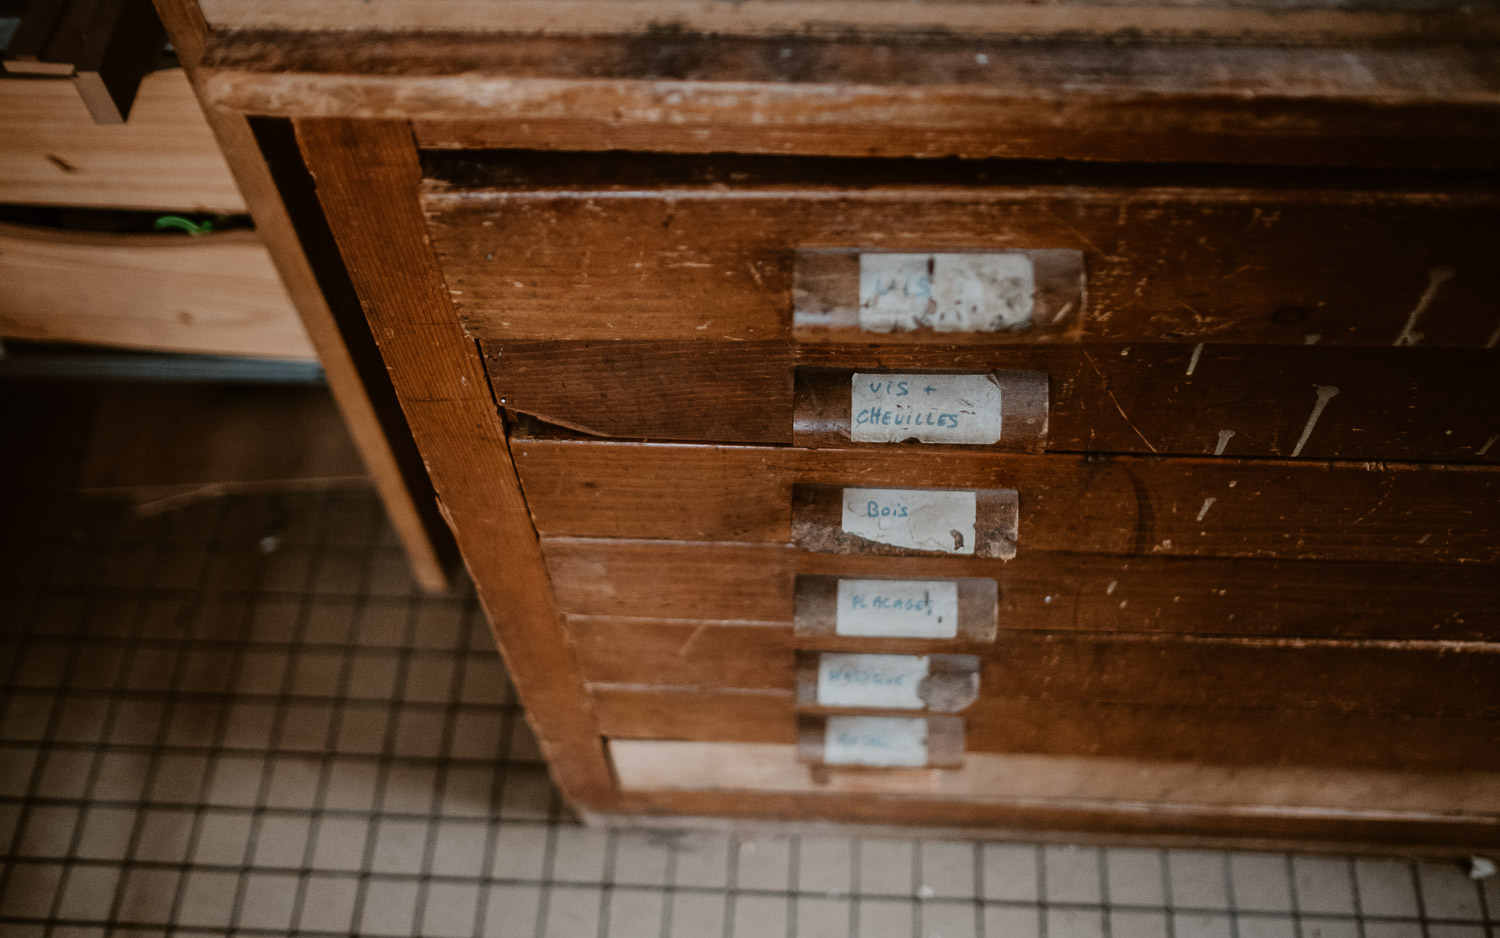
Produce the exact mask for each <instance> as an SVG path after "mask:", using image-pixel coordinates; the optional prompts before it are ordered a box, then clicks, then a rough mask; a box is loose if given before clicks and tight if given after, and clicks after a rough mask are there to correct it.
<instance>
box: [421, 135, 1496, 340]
mask: <svg viewBox="0 0 1500 938" xmlns="http://www.w3.org/2000/svg"><path fill="white" fill-rule="evenodd" d="M602 163H603V161H600V160H599V159H598V158H597V157H594V156H592V155H582V156H578V155H574V156H565V155H560V154H559V155H549V154H517V155H510V156H503V157H502V156H489V157H485V158H483V159H477V158H469V157H463V156H458V155H453V156H448V157H441V158H440V157H433V158H432V159H430V160H429V163H428V166H427V172H428V174H429V182H428V184H427V187H426V191H425V193H424V195H423V207H424V209H425V210H426V212H427V214H428V219H429V224H430V226H431V228H432V232H433V239H434V242H435V244H436V246H437V250H438V254H439V257H440V258H441V262H442V264H443V268H444V270H445V272H446V273H447V275H448V278H449V287H450V289H451V290H452V291H453V293H454V303H455V305H456V306H457V308H458V310H459V312H460V314H461V315H462V316H463V318H464V321H465V323H466V325H467V327H468V328H469V329H470V330H471V332H472V333H473V334H474V335H475V336H476V337H478V338H481V339H484V340H488V341H502V340H505V341H516V340H524V339H545V340H552V341H555V340H560V339H618V338H630V339H645V338H652V339H691V340H696V341H705V340H706V341H715V340H731V341H770V340H774V339H780V338H785V337H787V336H788V334H789V332H788V330H789V329H790V327H791V316H790V313H791V310H792V292H791V291H792V287H793V269H794V261H795V256H796V253H797V252H798V251H801V250H811V249H827V250H834V249H840V250H861V251H880V252H922V253H930V252H937V251H1006V250H1011V249H1039V248H1050V249H1071V250H1078V251H1082V252H1083V255H1084V266H1085V270H1086V276H1085V287H1086V293H1087V300H1086V308H1085V310H1084V313H1083V319H1082V321H1081V323H1080V324H1079V326H1078V328H1077V330H1076V331H1074V332H1071V333H1069V336H1070V337H1073V338H1078V339H1083V340H1089V341H1096V342H1109V341H1114V342H1122V343H1132V342H1145V341H1151V340H1157V341H1160V340H1163V339H1165V340H1168V341H1177V342H1186V343H1196V342H1205V343H1212V344H1243V343H1255V344H1274V345H1305V344H1307V343H1309V342H1316V343H1318V344H1320V345H1365V346H1386V347H1391V346H1396V347H1407V346H1411V345H1420V346H1422V347H1441V346H1467V347H1485V346H1491V347H1492V346H1493V345H1494V343H1495V342H1496V341H1497V339H1496V336H1497V332H1496V329H1497V327H1500V319H1497V318H1496V315H1495V313H1494V310H1493V306H1492V304H1491V302H1490V301H1491V298H1492V297H1493V296H1494V295H1495V293H1496V292H1497V291H1500V263H1497V258H1500V254H1497V252H1500V248H1497V247H1496V246H1495V244H1494V243H1493V240H1492V239H1488V238H1486V237H1485V233H1486V232H1488V231H1490V230H1492V229H1493V228H1494V227H1495V225H1496V223H1497V219H1500V191H1497V190H1496V189H1495V188H1494V187H1493V183H1492V181H1490V182H1485V181H1484V180H1483V179H1481V178H1478V177H1473V178H1470V177H1460V180H1458V181H1454V180H1452V179H1449V181H1446V182H1439V181H1438V180H1435V179H1431V178H1428V179H1425V180H1424V179H1415V180H1414V178H1413V177H1404V178H1400V179H1398V178H1396V177H1393V176H1390V175H1387V174H1383V173H1377V174H1358V173H1331V174H1325V173H1310V174H1309V173H1293V174H1290V175H1288V174H1279V173H1267V172H1262V171H1254V172H1252V171H1250V170H1239V171H1236V172H1232V173H1231V172H1217V171H1211V170H1203V169H1200V170H1195V171H1182V172H1174V171H1171V170H1170V169H1163V168H1150V167H1147V168H1140V167H1110V166H1095V167H1068V168H1059V167H1055V166H1040V165H1035V164H1022V165H1020V166H1014V165H1006V164H994V163H975V164H954V163H950V162H945V161H920V160H913V161H890V160H862V161H840V160H821V159H809V158H799V159H789V158H753V159H752V158H743V159H730V158H676V157H629V158H626V157H621V158H618V159H612V160H610V161H609V162H608V165H607V166H606V165H601V164H602ZM1445 178H1448V177H1445ZM911 335H913V334H910V333H907V334H882V335H879V336H877V338H878V339H879V340H881V341H883V342H886V343H891V342H897V341H903V340H904V339H905V337H906V336H911ZM915 335H916V337H917V338H920V336H921V334H920V333H918V334H915ZM1006 335H1010V334H1006ZM1314 337H1315V338H1314ZM796 338H797V339H798V340H799V341H801V342H804V343H806V342H810V341H817V340H833V341H840V340H842V341H847V340H848V335H847V333H846V332H844V331H838V330H818V329H800V330H797V333H796ZM1046 338H1051V339H1052V340H1054V341H1056V339H1057V337H1055V336H1050V334H1049V335H1041V334H1038V335H1037V336H1036V339H1038V340H1042V339H1046ZM1012 339H1013V341H1019V342H1028V341H1031V339H1030V338H1028V333H1026V332H1020V333H1016V334H1014V335H1013V336H1012ZM969 341H972V337H969Z"/></svg>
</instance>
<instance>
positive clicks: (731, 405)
mask: <svg viewBox="0 0 1500 938" xmlns="http://www.w3.org/2000/svg"><path fill="white" fill-rule="evenodd" d="M481 347H482V348H483V349H484V351H485V368H486V371H487V373H488V374H489V376H490V381H491V383H492V384H493V385H494V387H495V397H496V399H497V400H498V401H499V402H500V404H501V405H502V406H504V407H506V408H509V409H512V410H516V411H519V412H521V413H525V414H528V415H531V416H534V417H538V418H540V419H542V420H545V421H547V422H549V423H555V424H558V425H559V426H565V427H571V428H574V429H578V430H581V431H584V432H587V433H598V434H603V435H605V436H621V437H635V436H639V437H651V438H653V439H662V440H748V441H755V442H766V443H790V442H791V440H792V423H793V419H792V368H791V356H792V352H791V349H790V348H789V347H788V346H787V345H786V344H785V343H755V342H732V343H729V342H725V343H713V344H712V345H711V346H706V345H705V343H703V342H694V341H667V342H655V341H649V340H631V339H623V340H617V341H583V342H567V341H561V342H547V341H542V342H529V343H522V344H519V345H516V344H512V343H509V342H485V343H481Z"/></svg>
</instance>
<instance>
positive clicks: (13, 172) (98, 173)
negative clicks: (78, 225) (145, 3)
mask: <svg viewBox="0 0 1500 938" xmlns="http://www.w3.org/2000/svg"><path fill="white" fill-rule="evenodd" d="M0 201H3V202H17V203H21V204H27V205H80V206H93V207H106V208H121V209H161V210H164V211H178V212H186V211H204V212H243V211H245V200H244V199H243V198H241V196H240V191H239V188H238V187H237V186H236V185H235V181H234V177H233V176H232V175H230V172H229V167H228V165H226V164H225V162H224V157H223V155H222V154H221V153H220V152H219V147H218V144H217V143H216V142H215V141H214V135H213V132H212V131H211V130H210V129H209V126H208V121H207V120H205V119H204V117H203V111H202V110H201V109H200V108H199V106H198V99H197V98H196V97H194V95H193V89H192V87H191V86H190V85H189V84H188V79H187V75H186V74H185V73H184V72H183V71H182V70H181V69H166V70H163V71H158V72H152V73H151V74H149V75H147V76H146V77H145V79H144V80H143V81H142V82H141V87H140V91H139V92H138V93H137V95H136V99H135V104H134V106H133V107H132V109H131V112H130V121H129V122H128V123H125V124H120V125H111V126H100V125H98V124H95V123H94V121H93V118H91V117H90V116H89V112H88V109H87V108H86V107H84V103H83V100H82V99H81V98H79V96H78V91H77V89H76V88H74V87H73V84H72V83H71V82H67V81H61V80H56V79H45V78H5V79H0Z"/></svg>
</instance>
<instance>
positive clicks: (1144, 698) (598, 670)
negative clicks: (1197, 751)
mask: <svg viewBox="0 0 1500 938" xmlns="http://www.w3.org/2000/svg"><path fill="white" fill-rule="evenodd" d="M569 632H570V634H571V635H572V636H573V638H574V641H575V642H577V645H578V649H579V660H580V662H581V665H582V667H583V672H584V677H585V678H586V679H587V680H588V681H589V682H590V683H591V684H596V685H597V684H617V685H628V686H632V687H675V688H677V689H679V690H681V691H684V692H685V691H687V690H690V689H692V688H695V687H696V688H703V689H706V690H712V691H721V692H728V691H736V690H750V691H770V692H775V693H777V694H779V695H786V694H789V693H791V689H792V688H793V686H794V683H795V681H794V674H795V673H796V666H795V662H794V655H793V653H792V651H791V649H799V648H800V649H811V650H825V651H832V650H842V651H848V650H851V647H850V646H851V645H852V644H853V643H851V642H849V641H847V640H846V641H844V642H838V643H832V642H829V643H825V642H822V641H805V640H796V639H794V638H793V637H792V634H791V629H790V628H788V627H786V626H779V625H775V626H773V625H767V624H746V623H739V622H726V621H707V622H696V621H691V620H689V621H681V620H652V619H624V618H615V617H592V618H579V617H570V618H569ZM884 644H885V645H886V646H887V647H883V648H882V647H880V646H877V645H875V644H874V643H869V647H866V645H864V644H861V645H858V646H855V647H858V649H859V650H860V651H870V652H872V653H874V652H879V653H890V652H891V648H890V647H889V646H891V645H895V646H896V647H898V648H899V647H902V646H901V644H899V643H897V642H894V641H891V642H887V643H884ZM912 644H913V643H912V642H910V641H908V642H906V643H905V650H906V651H907V652H908V653H910V652H912V651H913V649H912V648H911V646H912ZM959 647H961V648H962V650H963V651H965V652H968V653H969V654H972V655H977V656H979V657H980V659H981V661H982V667H981V671H980V681H979V688H980V690H979V694H980V698H979V702H978V703H975V704H973V705H972V706H971V707H969V708H968V709H966V710H963V711H961V712H964V713H969V712H977V711H975V708H978V709H979V710H980V711H982V710H983V708H984V707H986V706H990V705H991V704H993V703H995V702H996V701H1006V700H1012V701H1014V700H1030V701H1037V702H1042V701H1059V702H1074V703H1120V704H1126V703H1128V704H1142V705H1152V706H1160V707H1183V708H1190V709H1191V708H1197V707H1226V708H1243V709H1267V710H1297V711H1309V712H1311V711H1328V712H1336V713H1384V714H1388V715H1396V716H1398V715H1402V714H1405V715H1408V716H1433V717H1439V716H1455V717H1476V718H1484V719H1489V720H1495V719H1497V718H1500V698H1497V696H1496V695H1495V694H1494V693H1493V691H1492V689H1493V688H1494V687H1495V686H1497V682H1500V646H1494V645H1489V646H1485V645H1479V644H1477V643H1476V644H1474V645H1470V646H1454V645H1452V644H1447V643H1437V642H1428V643H1421V644H1417V643H1407V644H1399V645H1398V644H1385V645H1372V644H1360V643H1359V642H1357V641H1342V642H1333V641H1328V640H1323V641H1308V640H1296V639H1276V640H1271V639H1244V638H1198V637H1191V638H1190V637H1183V636H1160V635H1155V636H1152V635H1108V634H1097V633H1091V634H1083V633H1078V632H1066V633H1059V634H1050V633H1036V632H1024V633H1023V632H1010V631H1007V632H1005V633H1003V634H1002V635H1001V636H1000V637H999V638H998V639H997V640H996V641H995V642H994V643H993V644H989V645H983V646H970V647H962V646H959ZM948 650H950V649H947V648H945V649H944V651H948ZM931 652H932V649H931V648H927V649H922V653H931ZM815 673H816V671H815V670H814V674H815ZM1372 674H1379V675H1381V679H1380V680H1379V681H1371V680H1370V675H1372ZM807 703H808V702H807V701H802V704H803V705H804V706H805V705H806V704H807ZM877 709H878V708H877ZM975 719H976V720H978V719H980V717H979V716H976V717H975Z"/></svg>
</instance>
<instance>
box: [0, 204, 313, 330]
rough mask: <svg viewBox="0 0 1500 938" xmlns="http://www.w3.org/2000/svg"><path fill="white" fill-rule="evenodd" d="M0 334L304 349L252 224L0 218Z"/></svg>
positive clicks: (297, 322) (299, 323)
mask: <svg viewBox="0 0 1500 938" xmlns="http://www.w3.org/2000/svg"><path fill="white" fill-rule="evenodd" d="M0 281H3V282H5V283H6V284H7V287H6V289H5V290H4V291H0V336H5V337H8V338H15V339H34V340H38V341H44V342H84V343H88V344H92V345H116V346H123V347H126V348H137V349H150V350H153V351H166V352H196V353H203V354H214V355H255V356H264V357H270V358H297V359H311V358H313V357H314V353H313V348H312V344H311V343H310V342H309V341H308V339H307V333H306V332H305V331H304V330H303V328H302V321H301V320H300V319H298V318H297V311H296V309H295V308H294V307H293V306H292V302H291V300H290V299H289V298H288V297H287V295H286V289H285V288H284V287H283V286H282V285H281V279H280V278H279V277H277V275H276V269H275V267H273V266H272V264H271V258H270V255H269V254H267V252H266V248H265V245H263V244H262V243H261V241H260V239H259V238H258V237H256V235H255V234H254V233H253V232H248V231H232V232H221V233H216V234H208V235H203V236H200V237H192V238H190V237H187V236H185V235H155V234H142V235H121V234H81V233H77V232H66V231H52V230H49V229H41V228H29V227H24V226H20V225H6V224H0Z"/></svg>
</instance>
